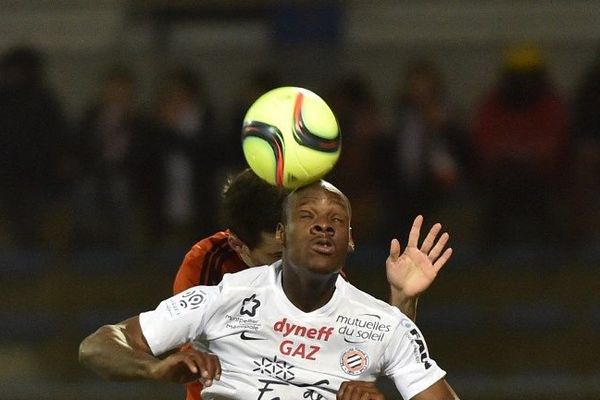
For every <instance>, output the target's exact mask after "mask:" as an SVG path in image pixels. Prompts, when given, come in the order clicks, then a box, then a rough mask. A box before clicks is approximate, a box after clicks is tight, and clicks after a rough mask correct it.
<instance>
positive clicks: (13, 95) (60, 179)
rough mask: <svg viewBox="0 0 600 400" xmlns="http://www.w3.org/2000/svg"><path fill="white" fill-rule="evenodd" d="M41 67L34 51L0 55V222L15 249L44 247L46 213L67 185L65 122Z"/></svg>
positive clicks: (16, 50)
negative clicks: (64, 171) (64, 172)
mask: <svg viewBox="0 0 600 400" xmlns="http://www.w3.org/2000/svg"><path fill="white" fill-rule="evenodd" d="M44 68H45V64H44V57H43V55H42V53H41V52H40V51H39V50H38V49H36V48H34V47H28V46H18V47H13V48H11V49H9V50H7V51H6V52H5V53H4V54H2V56H1V57H0V149H1V150H0V151H1V153H0V171H1V172H0V186H1V187H2V190H0V211H1V213H2V215H3V218H2V219H3V221H2V222H1V223H2V224H3V225H4V224H6V228H5V229H6V230H7V231H8V232H9V236H10V238H9V243H8V245H13V246H16V247H18V248H29V247H32V246H34V247H37V246H41V245H43V243H44V241H45V239H46V238H45V235H44V232H43V231H44V228H45V227H46V220H47V219H48V217H49V213H48V211H49V209H50V208H51V205H52V204H53V203H55V202H56V201H57V200H58V199H59V196H60V194H61V193H62V192H63V191H64V188H65V186H64V185H65V184H66V181H65V180H64V176H63V175H62V166H63V161H64V159H65V154H64V149H65V146H64V145H65V140H66V129H65V128H66V124H65V118H64V115H63V110H62V106H61V105H60V103H59V101H58V99H57V98H56V96H55V94H54V93H53V91H52V90H51V89H50V88H49V87H48V85H47V84H46V82H45V77H44V72H45V71H44ZM4 218H6V220H4ZM54 233H55V234H63V233H64V232H62V233H59V232H54Z"/></svg>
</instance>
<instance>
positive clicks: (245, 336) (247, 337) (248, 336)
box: [240, 331, 266, 340]
mask: <svg viewBox="0 0 600 400" xmlns="http://www.w3.org/2000/svg"><path fill="white" fill-rule="evenodd" d="M240 338H241V339H242V340H266V338H262V337H256V336H254V335H252V334H248V332H247V331H242V333H240Z"/></svg>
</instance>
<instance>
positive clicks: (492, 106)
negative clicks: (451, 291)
mask: <svg viewBox="0 0 600 400" xmlns="http://www.w3.org/2000/svg"><path fill="white" fill-rule="evenodd" d="M472 133H473V143H474V155H475V156H476V157H477V166H476V170H477V172H478V181H479V184H480V185H481V186H480V188H481V190H482V193H483V194H484V196H485V202H486V204H485V208H486V210H485V216H484V217H485V222H484V227H483V228H484V232H486V234H487V235H488V236H487V242H486V247H487V248H489V249H490V250H493V249H492V248H491V247H492V245H493V244H496V243H502V242H504V243H507V242H513V241H514V242H516V241H518V242H520V243H524V242H526V241H532V240H533V241H534V242H533V243H539V244H542V243H546V244H547V243H552V242H556V241H557V240H558V237H557V235H558V233H559V232H558V230H557V229H556V221H557V220H558V218H556V216H555V215H554V211H555V210H554V207H555V201H556V199H557V197H558V196H557V195H558V188H559V187H560V182H561V179H560V177H561V172H560V171H561V167H562V166H563V161H564V155H565V153H566V152H565V150H566V144H567V112H566V109H565V104H564V101H563V99H562V97H561V95H560V94H559V93H558V91H557V89H556V88H555V86H554V85H553V83H552V81H551V80H550V78H549V76H548V73H547V70H546V62H545V60H544V57H543V54H542V51H541V49H540V48H539V47H538V46H536V45H535V44H517V45H514V46H511V47H510V48H508V50H507V52H506V55H505V58H504V63H503V65H502V71H501V75H500V79H499V81H498V83H497V85H496V86H495V87H494V88H493V89H492V90H491V91H490V92H489V93H488V94H486V95H485V97H484V98H483V99H482V101H481V102H480V103H479V105H478V106H477V108H476V111H475V117H474V121H473V132H472ZM511 239H512V240H511Z"/></svg>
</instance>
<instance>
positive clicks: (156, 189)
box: [0, 43, 600, 251]
mask: <svg viewBox="0 0 600 400" xmlns="http://www.w3.org/2000/svg"><path fill="white" fill-rule="evenodd" d="M44 69H45V65H44V57H43V54H42V53H41V52H40V51H38V50H37V49H35V48H31V47H15V48H12V49H9V50H7V51H6V52H4V54H2V55H1V56H0V140H1V142H0V144H1V145H0V151H1V156H0V163H2V165H1V167H0V171H1V178H0V179H1V183H0V186H1V188H2V189H1V191H0V213H1V216H2V218H1V222H0V237H1V239H0V248H5V249H28V248H35V247H58V248H63V249H79V248H104V247H110V248H145V247H153V246H162V245H165V244H168V243H179V244H181V245H182V246H188V245H190V244H191V243H193V242H194V241H196V240H198V239H199V238H202V237H204V236H206V235H207V234H209V233H211V232H212V231H214V230H216V229H219V228H222V227H221V226H220V224H219V219H218V202H219V195H220V193H219V192H220V188H221V185H222V184H223V183H224V180H225V177H226V176H227V174H229V173H230V172H232V171H237V170H239V169H240V168H243V167H244V166H245V165H246V164H245V160H244V158H243V155H242V152H241V144H240V132H241V131H240V128H241V121H242V119H243V115H244V113H245V111H246V109H247V108H248V107H249V105H250V104H251V103H252V101H254V100H255V99H256V98H257V97H258V96H259V95H260V94H262V93H264V92H266V91H267V90H269V89H271V88H274V87H277V86H281V85H285V84H286V82H283V81H282V80H281V79H280V78H279V75H278V73H277V72H276V71H273V70H271V69H269V68H266V67H265V68H264V69H257V70H253V71H248V74H249V76H248V79H247V81H246V85H245V87H243V88H240V94H239V95H238V97H237V99H236V100H237V101H236V104H235V105H234V107H233V108H232V109H231V110H229V111H227V116H226V118H224V119H223V120H224V121H226V122H225V123H223V122H219V121H220V120H219V119H218V118H216V116H217V114H218V110H216V109H215V106H214V103H213V101H212V99H211V93H210V91H209V90H208V87H209V85H207V84H206V82H205V81H204V80H203V76H202V74H200V73H199V72H198V71H196V70H194V69H193V68H191V67H188V66H175V67H174V68H172V69H171V70H169V71H166V72H165V73H164V76H162V77H161V81H160V82H159V84H158V85H157V87H156V90H155V94H154V95H153V96H151V98H149V99H148V98H141V96H140V92H139V82H137V81H136V76H137V74H136V71H134V70H133V69H132V68H131V67H129V66H127V65H113V66H110V67H108V68H107V69H106V71H105V73H104V75H103V76H102V77H101V81H100V82H99V85H98V86H99V90H98V94H97V96H96V97H95V98H94V99H91V100H90V103H89V104H88V105H87V106H86V110H85V112H84V113H82V115H80V116H79V117H78V118H75V120H69V119H68V118H67V117H66V113H65V111H64V109H63V106H62V105H61V103H60V101H59V99H58V98H57V96H56V95H55V94H54V92H53V90H52V88H51V87H49V85H48V84H47V82H46V80H45V76H44V72H45V71H44ZM399 71H400V72H399V74H398V76H394V77H390V85H389V87H390V88H392V93H391V94H390V95H389V96H388V98H385V99H384V98H381V97H378V96H377V95H376V92H375V91H374V88H373V86H372V84H371V83H370V82H369V79H368V77H366V76H363V75H360V74H352V73H348V74H340V75H339V76H338V79H337V80H336V81H334V82H331V84H330V85H329V86H328V87H322V88H311V89H313V90H314V91H316V92H317V93H319V94H320V95H321V96H322V97H324V98H325V100H326V101H327V102H328V103H329V104H330V105H331V107H332V109H333V110H334V113H335V114H336V116H337V117H338V119H339V123H340V127H341V130H342V135H343V149H342V153H341V157H340V160H339V163H338V164H337V166H336V167H335V169H334V171H333V172H332V173H331V175H330V176H328V179H330V180H332V181H333V182H334V183H336V184H337V185H339V186H340V188H342V190H344V191H345V193H346V194H348V195H349V197H350V199H351V201H352V204H353V218H354V221H353V225H354V230H355V234H356V235H357V236H358V242H359V243H360V242H361V241H363V242H364V241H368V240H375V241H381V240H383V241H384V242H387V241H388V240H389V238H390V237H392V236H393V235H397V234H398V233H399V232H405V231H407V229H408V226H409V224H410V222H411V221H412V219H413V218H414V215H415V214H417V213H423V214H424V215H426V216H429V215H437V214H439V213H442V212H443V209H444V207H445V206H446V205H447V204H449V203H452V204H453V205H454V206H455V207H456V204H457V202H458V203H460V201H462V200H461V199H463V200H465V201H464V205H463V206H462V209H461V207H460V204H459V207H458V208H459V209H461V212H464V213H466V214H468V213H475V211H474V210H473V209H472V208H473V207H477V213H476V214H477V223H478V226H479V229H478V231H477V232H478V235H477V238H478V243H477V246H478V247H480V248H481V249H482V250H484V251H488V250H489V251H493V249H494V248H496V247H497V246H499V245H502V244H510V243H532V244H543V245H550V246H553V245H567V246H574V247H576V246H578V245H580V244H581V243H583V242H585V241H586V240H588V239H589V238H590V237H591V236H593V235H597V234H598V232H597V225H598V222H600V216H599V215H598V214H599V211H598V207H597V204H598V200H600V179H598V176H599V173H600V113H599V112H598V110H600V57H598V58H597V59H596V61H595V62H593V63H592V64H591V65H589V66H588V68H587V72H586V73H585V74H584V76H582V77H581V78H580V81H579V83H578V85H577V87H575V88H574V91H573V93H561V92H560V90H559V87H558V85H557V84H556V83H555V82H553V81H552V78H551V76H550V74H549V73H548V65H547V60H546V59H545V57H544V53H543V51H542V49H541V48H540V47H538V46H536V45H535V44H530V43H520V44H517V45H515V46H510V47H508V48H507V49H506V53H505V54H504V55H503V57H502V58H501V64H500V65H499V68H498V73H497V79H496V81H495V83H494V85H493V86H492V87H489V88H486V87H482V88H481V96H480V98H479V99H477V101H476V102H475V104H474V106H473V108H472V109H471V110H459V109H457V107H456V105H455V104H454V102H453V94H452V93H449V92H448V90H447V87H446V84H445V81H446V77H445V76H444V75H443V73H442V72H441V69H440V67H439V66H437V65H435V64H434V63H432V62H431V61H429V60H427V59H417V60H413V61H410V62H408V63H407V65H405V66H402V68H399ZM65 84H68V82H65ZM386 116H388V117H387V118H386Z"/></svg>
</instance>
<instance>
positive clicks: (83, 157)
mask: <svg viewBox="0 0 600 400" xmlns="http://www.w3.org/2000/svg"><path fill="white" fill-rule="evenodd" d="M135 91H136V80H135V77H134V73H133V71H131V70H130V69H129V68H127V67H125V66H121V65H114V66H111V67H110V68H109V69H108V70H107V71H106V73H105V74H104V77H103V80H102V83H101V87H100V91H99V94H98V95H97V96H96V98H95V99H94V100H93V101H92V102H91V104H90V105H89V106H88V108H87V110H86V111H85V112H84V115H83V117H82V118H81V120H80V121H79V123H78V124H77V128H76V135H75V143H76V144H75V148H74V150H75V151H74V153H75V154H76V156H77V158H78V159H79V163H78V165H79V174H80V177H79V181H80V184H79V187H78V190H77V198H78V201H77V202H76V203H77V207H78V208H79V209H80V216H79V218H78V220H77V225H76V228H77V235H76V238H77V240H78V244H79V245H80V246H89V245H93V246H94V245H108V246H119V245H123V244H125V242H126V241H127V240H129V238H130V237H131V236H132V233H133V230H132V227H133V225H132V224H133V219H134V218H133V210H134V202H133V201H134V199H133V193H132V185H133V180H134V179H135V177H134V175H133V169H132V168H133V163H134V162H135V158H136V154H135V153H134V151H133V150H134V145H133V141H134V140H135V137H136V135H137V133H136V132H137V131H139V129H140V117H139V114H138V112H137V110H136V103H135V95H136V92H135Z"/></svg>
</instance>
